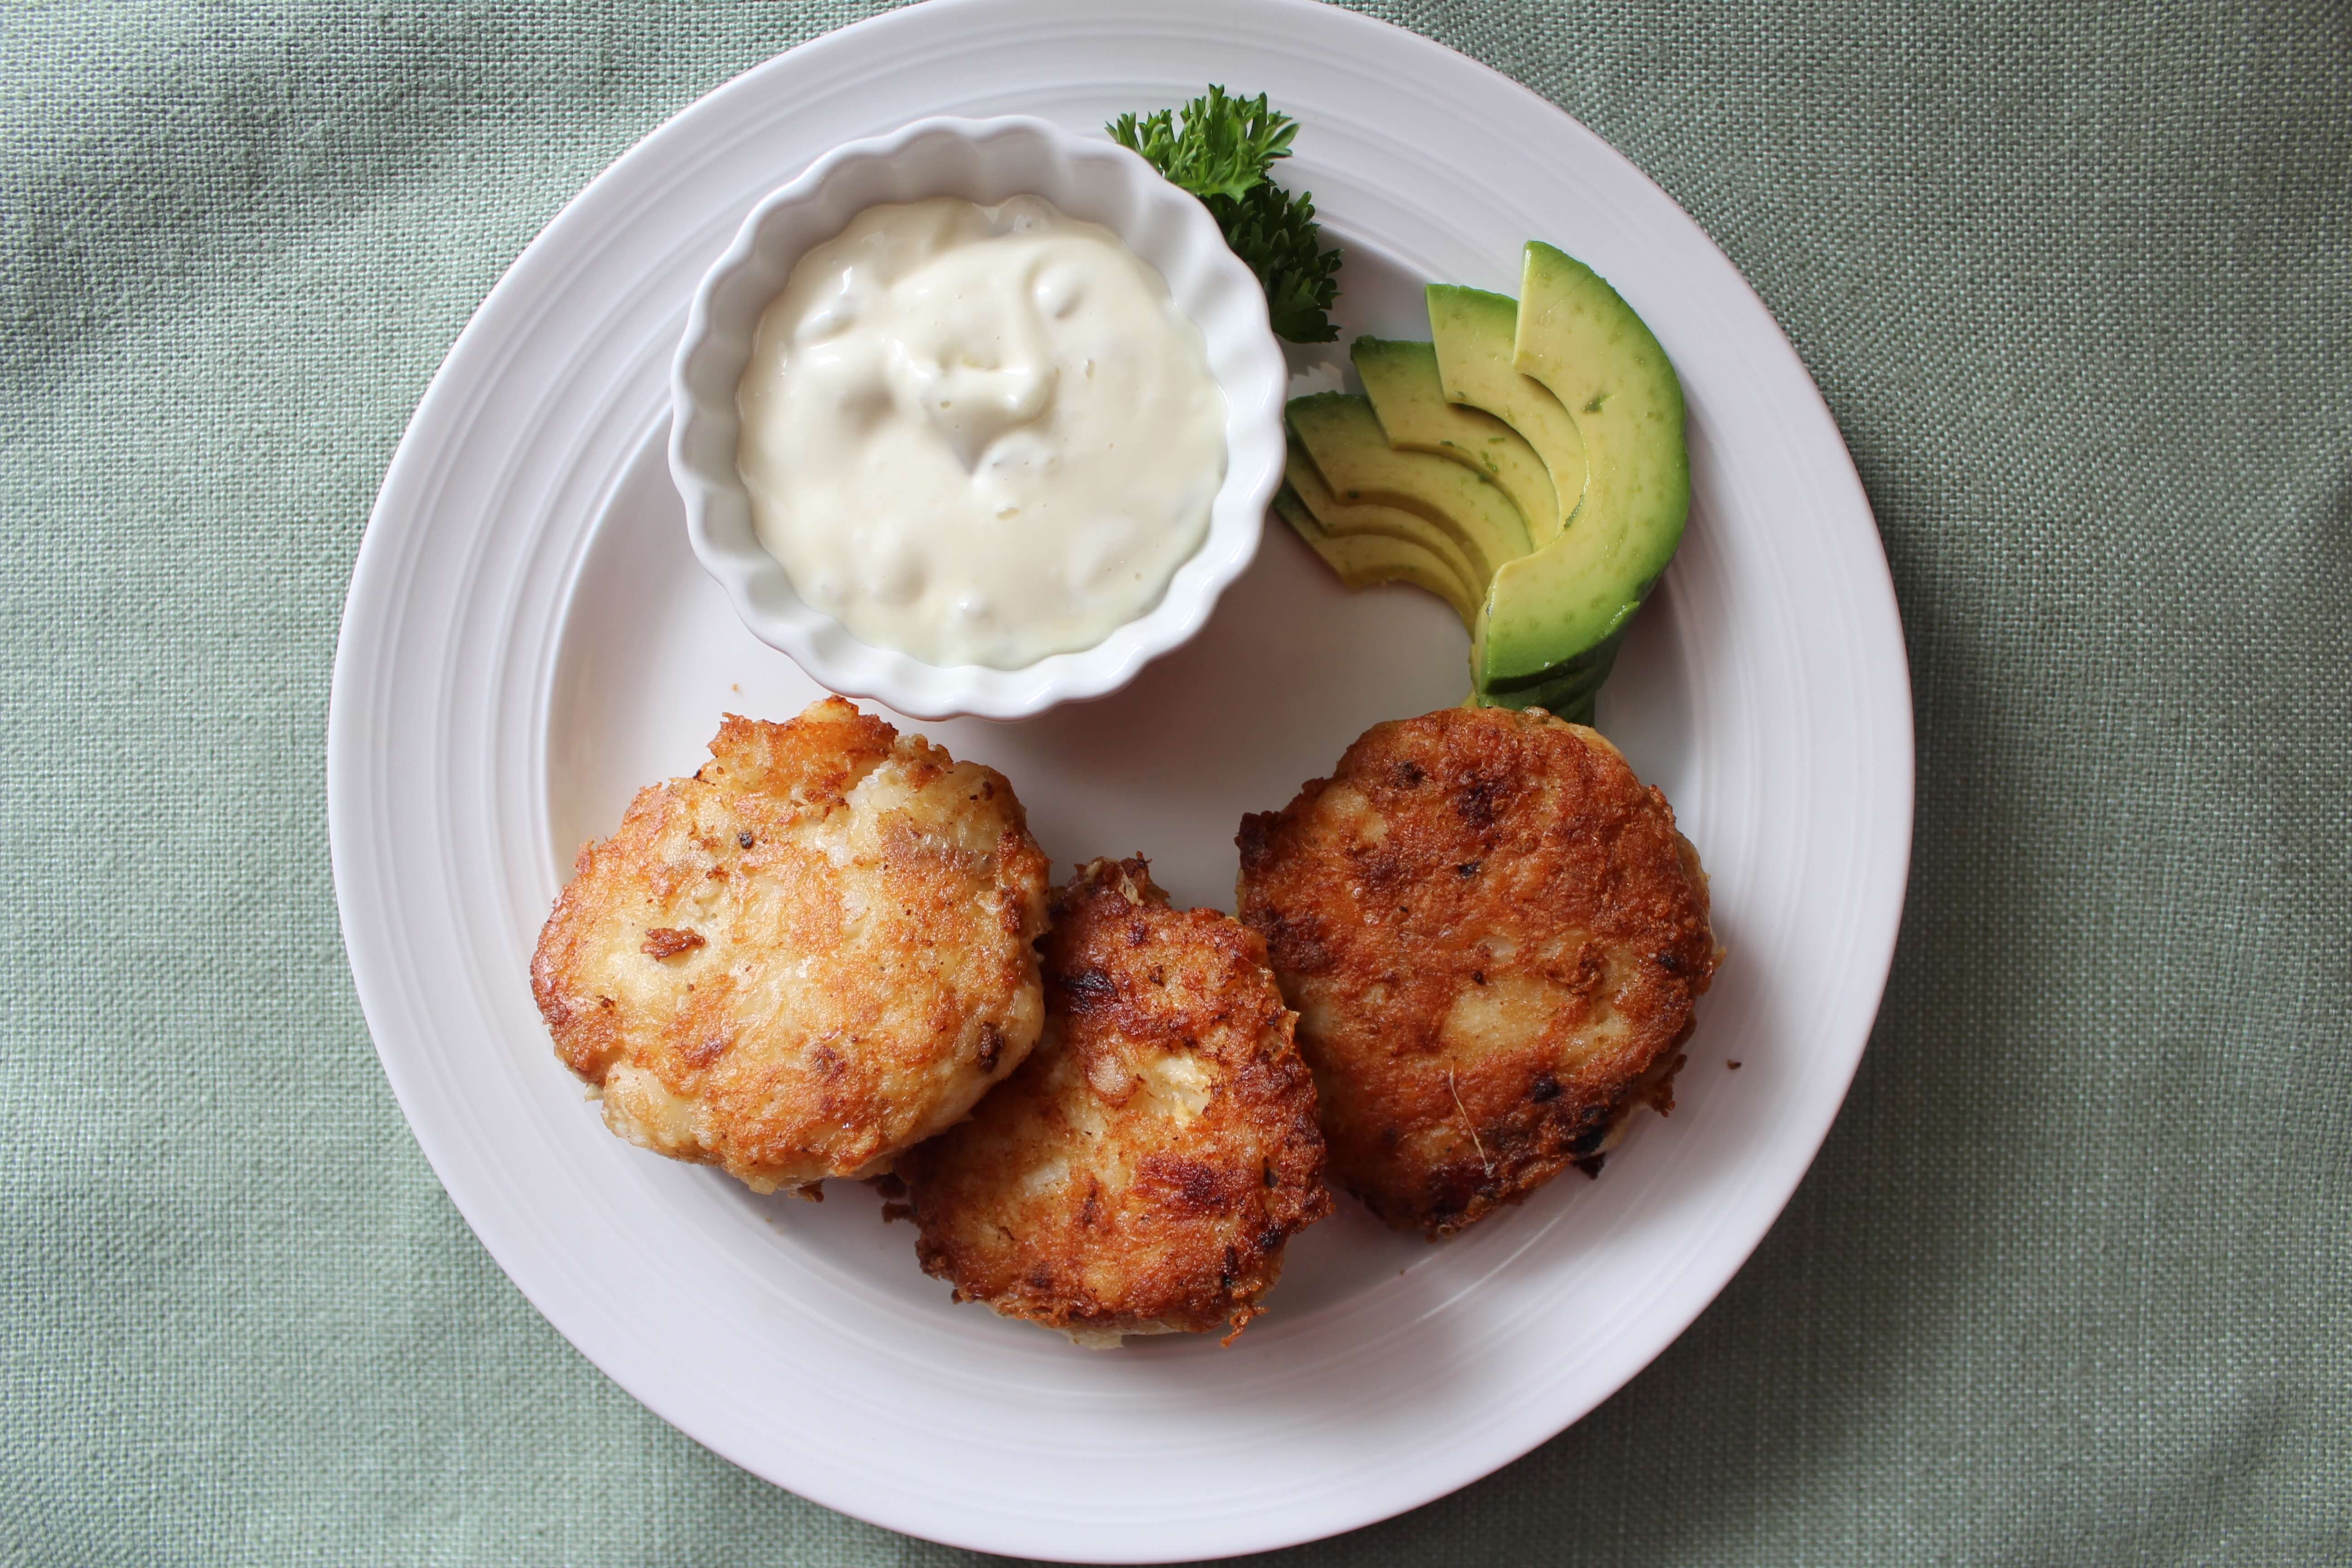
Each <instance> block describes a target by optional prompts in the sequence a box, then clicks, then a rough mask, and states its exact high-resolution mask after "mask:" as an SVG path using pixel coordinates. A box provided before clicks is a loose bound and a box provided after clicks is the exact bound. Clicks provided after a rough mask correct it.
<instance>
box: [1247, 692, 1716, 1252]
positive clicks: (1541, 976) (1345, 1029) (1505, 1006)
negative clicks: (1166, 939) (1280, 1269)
mask: <svg viewBox="0 0 2352 1568" xmlns="http://www.w3.org/2000/svg"><path fill="white" fill-rule="evenodd" d="M1238 842H1239V844H1240V846H1241V861H1242V871H1241V890H1240V914H1241V918H1242V919H1243V920H1244V921H1246V922H1247V923H1248V924H1249V926H1250V927H1251V928H1252V929H1253V930H1255V931H1259V932H1262V933H1263V934H1264V935H1265V940H1266V946H1267V948H1268V950H1269V952H1270V953H1271V954H1272V957H1273V961H1274V970H1275V973H1276V976H1277V978H1278V979H1279V980H1280V981H1281V984H1282V992H1283V994H1284V996H1286V998H1288V1000H1289V1002H1290V1005H1292V1006H1293V1007H1296V1008H1297V1009H1298V1014H1299V1023H1298V1045H1299V1049H1300V1051H1301V1053H1302V1054H1303V1055H1305V1057H1306V1058H1307V1062H1308V1064H1309V1065H1310V1066H1311V1067H1312V1068H1314V1070H1315V1079H1316V1086H1317V1089H1318V1091H1319V1093H1320V1096H1321V1102H1322V1117H1323V1131H1324V1136H1325V1137H1326V1138H1327V1139H1328V1140H1329V1142H1330V1150H1331V1167H1332V1171H1333V1173H1334V1175H1335V1177H1336V1179H1337V1180H1338V1181H1339V1183H1340V1184H1342V1185H1345V1186H1346V1187H1347V1188H1349V1190H1350V1191H1351V1192H1354V1193H1355V1194H1358V1195H1359V1196H1360V1197H1361V1198H1362V1199H1363V1200H1364V1202H1365V1203H1366V1204H1368V1205H1370V1207H1371V1209H1372V1211H1373V1212H1374V1213H1375V1214H1377V1215H1380V1216H1381V1218H1382V1219H1384V1220H1386V1221H1387V1222H1388V1223H1389V1224H1391V1225H1392V1226H1397V1227H1398V1228H1400V1229H1408V1230H1409V1229H1419V1230H1423V1231H1425V1232H1427V1233H1428V1234H1429V1235H1430V1236H1431V1237H1441V1236H1446V1235H1450V1234H1452V1233H1453V1232H1454V1231H1457V1230H1460V1229H1462V1228H1463V1227H1464V1226H1469V1225H1473V1224H1475V1223H1476V1222H1477V1221H1479V1220H1480V1219H1483V1218H1485V1217H1486V1215H1489V1214H1492V1213H1493V1212H1494V1211H1495V1210H1496V1208H1498V1207H1500V1206H1502V1205H1505V1204H1515V1203H1517V1202H1519V1201H1520V1200H1521V1199H1523V1198H1525V1197H1526V1196H1527V1195H1528V1194H1529V1193H1532V1192H1534V1191H1535V1190H1536V1189H1537V1188H1538V1187H1540V1186H1542V1185H1543V1184H1545V1183H1546V1182H1549V1181H1550V1180H1551V1179H1552V1178H1553V1177H1554V1176H1556V1175H1558V1174H1559V1173H1560V1172H1561V1171H1562V1170H1563V1169H1565V1168H1566V1167H1567V1166H1569V1165H1570V1164H1577V1165H1580V1166H1581V1167H1583V1168H1584V1169H1585V1170H1586V1171H1587V1172H1588V1173H1595V1172H1597V1171H1598V1169H1599V1158H1600V1155H1601V1153H1602V1152H1604V1151H1605V1150H1606V1149H1607V1148H1608V1147H1609V1146H1610V1145H1611V1144H1612V1142H1614V1140H1615V1137H1616V1134H1617V1133H1618V1131H1620V1130H1622V1126H1623V1124H1624V1122H1625V1121H1626V1119H1627V1118H1628V1117H1629V1116H1630V1115H1631V1114H1632V1113H1633V1110H1634V1109H1635V1108H1636V1107H1637V1106H1640V1105H1643V1104H1649V1105H1654V1106H1655V1107H1656V1108H1657V1109H1658V1110H1660V1111H1661V1112H1664V1111H1665V1110H1669V1109H1671V1108H1672V1106H1673V1104H1674V1091H1673V1087H1672V1080H1673V1078H1674V1074H1675V1069H1676V1068H1679V1067H1680V1066H1681V1065H1682V1061H1683V1058H1682V1054H1681V1051H1680V1048H1679V1047H1681V1045H1682V1043H1683V1041H1684V1040H1685V1038H1686V1037H1688V1036H1689V1034H1690V1030H1691V1023H1692V1005H1693V1003H1694V1002H1695V1001H1696V998H1697V996H1698V994H1699V993H1701V992H1702V991H1705V990H1706V987H1707V982H1708V981H1709V980H1710V979H1711V978H1712V977H1713V975H1714V973H1715V965H1716V958H1717V950H1716V944H1715V937H1714V935H1713V933H1712V932H1711V931H1709V929H1708V926H1707V890H1706V873H1705V872H1703V871H1702V870H1701V869H1700V868H1699V863H1698V854H1697V852H1696V850H1694V849H1693V848H1692V847H1691V846H1690V843H1689V841H1688V840H1687V839H1685V838H1684V837H1683V836H1682V835H1681V834H1679V833H1677V832H1676V831H1675V814H1674V811H1673V809H1672V808H1671V807H1669V806H1668V805H1666V801H1665V797H1664V795H1660V794H1659V793H1658V792H1657V791H1656V790H1654V789H1650V788H1647V787H1645V786H1644V785H1643V783H1642V781H1641V780H1639V779H1638V778H1635V777H1634V776H1633V769H1632V768H1631V767H1629V766H1628V765H1627V764H1626V762H1625V759H1624V758H1623V757H1622V756H1621V755H1619V754H1618V752H1617V749H1616V748H1615V747H1614V746H1612V745H1611V744H1610V743H1609V742H1607V741H1605V740H1603V739H1602V738H1601V736H1600V734H1598V733H1597V732H1596V731H1591V730H1588V729H1585V728H1584V727H1583V726H1581V725H1577V724H1570V723H1566V722H1563V721H1560V720H1558V719H1555V718H1553V717H1552V716H1551V715H1549V714H1548V713H1545V712H1544V711H1543V710H1540V709H1528V710H1523V711H1517V712H1515V711H1512V710H1508V709H1504V708H1480V709H1462V708H1450V709H1446V710H1443V711H1441V712H1436V713H1431V714H1427V715H1425V716H1423V717H1422V718H1419V719H1407V720H1402V721H1396V722H1393V723H1387V724H1377V725H1374V726H1373V727H1372V728H1371V729H1370V730H1369V731H1366V732H1365V733H1364V735H1363V736H1362V737H1361V738H1360V740H1358V741H1357V742H1356V743H1355V744H1354V745H1352V746H1350V747H1349V748H1348V752H1347V754H1346V755H1345V756H1343V757H1341V758H1340V759H1339V770H1338V772H1337V773H1336V774H1335V775H1334V776H1332V777H1331V778H1328V779H1317V780H1315V781H1314V782H1312V783H1310V784H1307V785H1306V786H1305V787H1304V788H1303V789H1301V790H1300V791H1299V793H1298V798H1297V799H1296V800H1294V801H1292V802H1291V803H1290V805H1287V806H1286V807H1285V808H1284V809H1283V810H1281V811H1279V812H1274V813H1267V814H1265V815H1259V816H1248V817H1244V819H1243V820H1242V827H1241V833H1240V836H1239V839H1238Z"/></svg>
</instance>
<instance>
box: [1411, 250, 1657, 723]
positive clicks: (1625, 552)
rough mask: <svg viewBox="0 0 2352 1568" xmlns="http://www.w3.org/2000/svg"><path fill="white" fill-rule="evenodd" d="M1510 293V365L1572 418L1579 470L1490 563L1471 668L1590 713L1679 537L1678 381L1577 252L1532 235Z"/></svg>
mask: <svg viewBox="0 0 2352 1568" xmlns="http://www.w3.org/2000/svg"><path fill="white" fill-rule="evenodd" d="M1435 292H1436V290H1432V293H1433V294H1434V293H1435ZM1520 295H1521V297H1520V300H1519V304H1518V310H1517V337H1516V341H1515V345H1514V355H1513V363H1515V365H1516V366H1517V369H1518V370H1519V371H1520V372H1522V373H1524V374H1526V375H1528V376H1531V377H1533V378H1534V379H1535V380H1537V381H1538V382H1540V383H1541V384H1543V385H1544V386H1545V387H1546V388H1547V389H1549V392H1550V394H1551V395H1552V396H1553V397H1554V398H1555V399H1556V404H1555V405H1556V406H1559V407H1561V408H1564V409H1566V410H1567V411H1568V412H1569V413H1570V415H1571V416H1573V418H1574V421H1575V423H1576V426H1577V428H1578V430H1579V431H1580V433H1581V435H1582V437H1583V445H1584V453H1585V461H1586V468H1587V479H1586V480H1585V485H1584V494H1583V499H1582V501H1581V503H1580V505H1579V506H1578V508H1577V510H1576V514H1575V516H1574V518H1573V520H1572V521H1570V525H1569V526H1568V528H1567V529H1566V530H1565V531H1563V532H1562V533H1561V534H1560V536H1559V538H1558V539H1556V540H1554V541H1553V542H1551V543H1549V544H1548V545H1546V546H1545V547H1544V548H1543V549H1541V550H1538V551H1537V552H1535V553H1534V554H1532V555H1526V556H1522V557H1520V558H1519V559H1518V560H1516V561H1512V562H1509V563H1506V564H1505V565H1504V566H1503V567H1502V569H1501V570H1500V571H1498V572H1497V573H1496V575H1495V581H1494V585H1493V587H1492V588H1491V589H1490V590H1489V591H1488V595H1487V599H1486V615H1485V616H1484V617H1483V618H1482V619H1481V621H1480V623H1479V626H1478V627H1477V635H1476V637H1475V646H1474V649H1473V654H1472V658H1473V665H1472V672H1473V678H1474V679H1475V683H1476V686H1477V689H1478V691H1479V693H1480V694H1481V697H1482V699H1483V700H1487V701H1494V702H1501V703H1505V704H1507V705H1508V706H1513V707H1524V706H1528V705H1530V704H1533V703H1535V702H1537V701H1538V698H1537V697H1536V695H1535V693H1537V692H1538V691H1542V692H1544V693H1545V694H1546V698H1545V699H1544V700H1542V705H1543V706H1545V707H1553V708H1554V710H1555V711H1559V712H1561V713H1563V714H1568V713H1571V712H1572V711H1573V710H1582V711H1584V712H1587V713H1589V712H1590V711H1591V697H1592V694H1593V693H1594V692H1596V691H1598V690H1599V689H1600V687H1601V681H1602V680H1604V679H1607V677H1608V674H1609V667H1610V665H1611V664H1612V662H1613V661H1614V659H1615V658H1616V648H1617V644H1618V643H1619V642H1620V641H1621V640H1622V637H1623V636H1624V633H1625V628H1626V626H1627V625H1628V624H1629V623H1630V622H1631V621H1632V619H1633V614H1634V612H1635V611H1636V610H1638V609H1640V608H1641V606H1642V601H1643V598H1644V597H1646V596H1647V595H1648V594H1649V592H1650V588H1651V586H1652V584H1654V583H1655V582H1656V581H1657V579H1658V574H1660V573H1662V572H1664V570H1665V568H1666V563H1667V562H1668V561H1670V560H1672V559H1673V558H1674V553H1675V546H1676V545H1678V544H1680V543H1681V542H1682V535H1683V522H1684V520H1685V517H1686V516H1687V515H1688V513H1689V510H1690V460H1689V454H1688V451H1687V449H1686V447H1685V444H1684V439H1683V392H1682V383H1681V381H1680V380H1678V379H1677V378H1676V376H1675V370H1674V366H1673V365H1672V364H1670V363H1667V360H1666V355H1665V351H1664V349H1662V348H1660V347H1659V346H1658V341H1657V339H1656V338H1655V337H1654V336H1652V335H1651V332H1650V330H1649V328H1648V327H1646V326H1644V325H1643V322H1642V319H1641V318H1640V317H1639V316H1637V315H1635V314H1634V313H1633V310H1632V308H1631V307H1630V306H1628V305H1627V304H1626V303H1625V301H1624V300H1622V299H1620V298H1618V296H1617V291H1616V290H1615V289H1612V288H1610V287H1609V285H1608V284H1607V283H1605V282H1603V281H1602V280H1601V278H1600V277H1599V276H1598V275H1597V274H1595V273H1594V272H1593V270H1592V269H1591V268H1589V267H1586V266H1585V265H1584V264H1583V263H1581V262H1580V261H1577V260H1575V259H1574V258H1570V257H1568V256H1565V255H1563V254H1562V253H1560V252H1559V251H1558V250H1555V249H1553V248H1552V247H1550V246H1548V245H1542V244H1530V245H1529V246H1528V248H1527V257H1526V262H1525V266H1524V268H1523V271H1522V275H1521V279H1520ZM1433 311H1434V307H1433ZM1538 449H1539V450H1540V449H1541V448H1540V445H1538ZM1555 702H1557V703H1558V704H1559V706H1557V707H1555V706H1554V705H1555Z"/></svg>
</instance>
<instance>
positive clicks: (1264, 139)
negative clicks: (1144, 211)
mask: <svg viewBox="0 0 2352 1568" xmlns="http://www.w3.org/2000/svg"><path fill="white" fill-rule="evenodd" d="M1104 129H1105V130H1106V131H1108V132H1110V135H1111V139H1112V140H1113V141H1115V142H1118V143H1119V144H1120V145H1121V146H1123V147H1128V148H1131V149H1132V150H1134V151H1135V152H1137V153H1140V154H1142V156H1143V158H1144V160H1145V161H1146V162H1147V163H1150V165H1151V166H1152V167H1153V168H1155V169H1157V170H1159V171H1160V174H1162V175H1164V176H1165V177H1166V178H1167V179H1168V181H1169V182H1170V183H1171V184H1175V185H1178V186H1180V187H1181V188H1182V189H1184V190H1187V191H1190V192H1192V195H1196V196H1198V197H1199V198H1200V199H1201V201H1202V205H1205V206H1207V207H1208V209H1209V215H1210V216H1212V217H1213V218H1215V219H1216V220H1217V226H1218V227H1219V228H1220V229H1222V230H1223V232H1224V236H1225V243H1226V244H1227V245H1229V246H1231V247H1233V251H1234V255H1235V256H1238V257H1240V258H1242V260H1243V261H1244V263H1245V264H1246V265H1247V266H1248V267H1249V268H1250V270H1251V271H1253V272H1255V273H1256V274H1257V279H1258V282H1259V283H1260V284H1261V285H1262V286H1263V287H1264V288H1265V302H1266V314H1267V316H1268V318H1269V319H1270V320H1271V321H1273V324H1274V331H1275V334H1276V336H1278V337H1282V338H1286V339H1287V340H1289V341H1290V342H1294V343H1328V342H1331V341H1332V340H1333V339H1335V338H1337V337H1338V336H1339V329H1338V328H1336V327H1334V326H1333V325H1332V324H1331V318H1330V315H1329V311H1330V309H1331V303H1332V301H1333V300H1337V299H1338V298H1339V250H1338V249H1337V248H1336V247H1335V248H1333V249H1329V250H1326V249H1324V248H1323V247H1322V237H1321V232H1320V231H1319V230H1318V228H1317V227H1316V226H1315V204H1314V202H1313V201H1312V200H1310V199H1309V198H1308V197H1307V193H1306V192H1304V191H1301V192H1299V193H1298V194H1297V195H1291V194H1290V193H1289V192H1286V191H1285V190H1283V189H1282V187H1281V186H1279V185H1277V184H1275V183H1274V182H1273V180H1272V178H1271V177H1270V175H1269V171H1270V170H1271V169H1272V168H1273V166H1274V164H1275V162H1276V160H1277V159H1282V158H1287V157H1289V156H1290V143H1291V140H1292V138H1294V137H1296V136H1297V134H1298V123H1297V121H1294V120H1292V119H1291V118H1290V117H1289V116H1288V115H1286V114H1284V113H1282V112H1281V111H1280V110H1275V109H1270V108H1268V107H1267V106H1266V100H1265V94H1264V93H1260V94H1258V96H1257V97H1255V98H1235V97H1234V96H1232V95H1230V94H1228V93H1227V92H1226V91H1225V89H1223V88H1222V87H1212V88H1210V89H1209V91H1208V95H1207V96H1206V97H1204V98H1196V99H1194V100H1192V102H1190V103H1188V104H1186V105H1185V106H1184V107H1183V109H1182V110H1181V119H1180V118H1179V113H1178V111H1173V110H1165V109H1163V110H1160V111H1159V112H1158V113H1156V114H1147V115H1144V116H1141V117H1140V118H1139V117H1137V116H1136V115H1132V114H1122V115H1120V116H1119V117H1118V119H1117V120H1115V121H1112V122H1111V123H1110V124H1108V125H1107V126H1105V127H1104Z"/></svg>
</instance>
